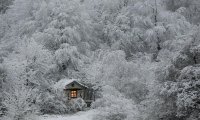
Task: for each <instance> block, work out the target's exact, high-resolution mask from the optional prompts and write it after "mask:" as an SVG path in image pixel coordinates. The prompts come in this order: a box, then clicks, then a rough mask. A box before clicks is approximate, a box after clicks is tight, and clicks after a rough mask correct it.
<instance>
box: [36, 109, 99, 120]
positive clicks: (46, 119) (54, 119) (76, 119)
mask: <svg viewBox="0 0 200 120" xmlns="http://www.w3.org/2000/svg"><path fill="white" fill-rule="evenodd" d="M96 113H97V112H96V111H95V110H89V111H81V112H78V113H76V114H73V115H43V116H40V117H39V120H92V117H93V116H94V115H95V114H96Z"/></svg>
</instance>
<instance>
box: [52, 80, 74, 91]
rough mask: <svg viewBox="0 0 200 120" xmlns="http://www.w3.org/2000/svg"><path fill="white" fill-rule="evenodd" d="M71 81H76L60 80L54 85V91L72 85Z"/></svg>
mask: <svg viewBox="0 0 200 120" xmlns="http://www.w3.org/2000/svg"><path fill="white" fill-rule="evenodd" d="M73 81H76V79H61V80H59V81H58V82H57V83H56V84H55V85H54V88H55V89H61V88H62V89H64V88H65V86H66V85H68V84H70V83H72V82H73Z"/></svg>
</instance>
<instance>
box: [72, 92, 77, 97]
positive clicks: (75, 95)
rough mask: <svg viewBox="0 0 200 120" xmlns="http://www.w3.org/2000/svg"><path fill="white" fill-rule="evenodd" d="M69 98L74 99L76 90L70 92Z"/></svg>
mask: <svg viewBox="0 0 200 120" xmlns="http://www.w3.org/2000/svg"><path fill="white" fill-rule="evenodd" d="M71 97H72V98H76V97H77V91H76V90H72V91H71Z"/></svg>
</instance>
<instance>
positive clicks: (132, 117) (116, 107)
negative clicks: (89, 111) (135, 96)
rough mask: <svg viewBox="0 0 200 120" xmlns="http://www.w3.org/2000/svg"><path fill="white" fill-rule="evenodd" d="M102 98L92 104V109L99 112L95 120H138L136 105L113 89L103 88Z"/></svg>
mask: <svg viewBox="0 0 200 120" xmlns="http://www.w3.org/2000/svg"><path fill="white" fill-rule="evenodd" d="M102 92H103V96H102V98H100V99H98V100H97V101H96V102H95V103H93V104H92V108H96V109H98V110H99V111H100V112H99V114H98V115H96V116H95V118H94V119H95V120H138V119H139V114H138V109H137V107H136V105H134V102H133V101H132V100H130V99H126V98H125V97H124V96H123V95H122V94H120V93H119V92H118V91H117V90H116V89H115V88H113V87H111V86H105V87H103V91H102Z"/></svg>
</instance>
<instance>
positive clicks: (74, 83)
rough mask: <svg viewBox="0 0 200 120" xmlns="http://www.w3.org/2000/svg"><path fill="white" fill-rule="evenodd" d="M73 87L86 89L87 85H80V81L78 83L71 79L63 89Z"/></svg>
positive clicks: (71, 88)
mask: <svg viewBox="0 0 200 120" xmlns="http://www.w3.org/2000/svg"><path fill="white" fill-rule="evenodd" d="M73 89H77V90H84V89H87V87H86V86H83V85H81V84H80V83H78V82H76V81H73V82H71V83H69V84H68V85H66V86H65V90H73Z"/></svg>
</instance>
